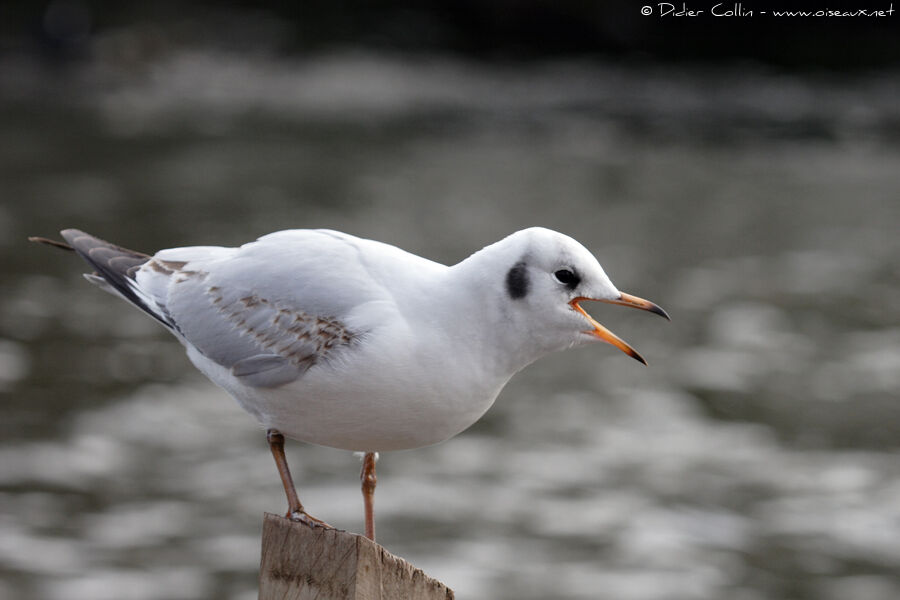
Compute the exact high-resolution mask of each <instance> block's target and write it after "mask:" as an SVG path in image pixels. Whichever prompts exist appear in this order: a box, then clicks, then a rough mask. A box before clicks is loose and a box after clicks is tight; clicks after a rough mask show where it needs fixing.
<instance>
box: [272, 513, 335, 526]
mask: <svg viewBox="0 0 900 600" xmlns="http://www.w3.org/2000/svg"><path fill="white" fill-rule="evenodd" d="M284 516H285V518H287V519H290V520H291V521H294V522H296V523H304V524H306V525H307V526H309V527H313V528H315V527H324V528H325V529H334V527H333V526H331V525H329V524H328V523H326V522H325V521H323V520H322V519H317V518H315V517H314V516H312V515H311V514H309V513H308V512H306V511H305V510H295V511H293V512H291V511H288V513H287V514H286V515H284Z"/></svg>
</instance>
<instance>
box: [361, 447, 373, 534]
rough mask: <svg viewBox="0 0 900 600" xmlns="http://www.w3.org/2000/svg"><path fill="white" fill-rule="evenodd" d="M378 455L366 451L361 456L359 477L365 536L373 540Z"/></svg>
mask: <svg viewBox="0 0 900 600" xmlns="http://www.w3.org/2000/svg"><path fill="white" fill-rule="evenodd" d="M376 460H378V455H377V454H376V453H374V452H366V455H365V456H364V457H363V466H362V472H361V473H360V474H359V479H360V481H362V494H363V506H364V507H365V511H366V537H367V538H369V539H370V540H372V541H373V542H374V541H375V484H376V483H377V482H378V479H376V478H375V461H376Z"/></svg>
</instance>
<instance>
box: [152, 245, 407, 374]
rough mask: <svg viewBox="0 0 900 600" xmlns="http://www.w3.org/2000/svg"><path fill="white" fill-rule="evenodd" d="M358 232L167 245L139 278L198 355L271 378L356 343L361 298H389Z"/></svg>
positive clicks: (361, 329)
mask: <svg viewBox="0 0 900 600" xmlns="http://www.w3.org/2000/svg"><path fill="white" fill-rule="evenodd" d="M288 234H290V235H288ZM353 240H355V238H352V236H344V235H343V234H336V233H332V232H323V231H309V230H297V231H293V232H280V233H279V234H274V235H270V236H266V237H265V238H261V239H260V240H257V241H256V242H252V243H250V244H246V245H244V246H242V247H240V248H206V247H195V248H177V249H171V250H164V251H161V252H159V253H157V254H156V256H154V257H153V258H152V259H151V260H149V261H147V262H146V263H145V264H143V265H142V266H141V267H140V270H139V271H138V272H137V275H136V278H135V283H136V287H137V288H138V289H139V293H140V294H142V295H144V296H147V297H149V298H151V299H152V302H153V304H155V305H157V306H159V307H160V310H161V311H162V313H163V314H164V315H165V317H166V319H167V320H168V321H170V322H171V324H172V327H173V329H174V330H175V331H176V333H177V335H178V336H179V337H181V338H182V339H183V340H184V341H185V342H187V343H189V344H190V345H192V346H194V347H195V348H196V349H197V350H198V351H199V352H200V353H201V354H203V355H204V356H206V357H207V358H209V359H210V360H212V361H214V362H215V363H217V364H219V365H221V366H223V367H225V368H227V369H230V370H231V373H232V375H234V376H235V377H236V378H237V379H238V380H240V381H241V382H243V383H245V384H247V385H251V386H254V387H274V386H278V385H283V384H285V383H288V382H290V381H293V380H295V379H297V378H298V377H300V376H302V375H303V373H304V372H305V371H306V370H307V369H309V368H310V367H312V366H313V365H315V364H317V363H319V362H322V361H328V360H329V359H332V358H334V357H336V356H338V355H340V354H341V353H342V352H346V351H348V350H350V349H351V348H352V346H353V345H354V344H355V343H357V342H358V341H359V340H360V339H361V337H362V336H363V335H365V334H366V333H367V331H366V324H365V323H363V322H360V321H359V319H356V318H355V316H356V314H357V313H358V309H359V307H361V306H364V305H366V304H370V303H373V302H380V303H389V302H390V301H391V298H390V296H389V295H387V293H386V292H385V291H384V290H383V289H382V287H381V286H380V285H378V284H377V282H375V281H374V280H373V279H372V277H371V275H370V273H369V272H368V271H367V269H366V267H365V266H364V264H363V263H362V262H361V261H360V260H359V250H358V247H357V246H356V245H355V244H354V243H353Z"/></svg>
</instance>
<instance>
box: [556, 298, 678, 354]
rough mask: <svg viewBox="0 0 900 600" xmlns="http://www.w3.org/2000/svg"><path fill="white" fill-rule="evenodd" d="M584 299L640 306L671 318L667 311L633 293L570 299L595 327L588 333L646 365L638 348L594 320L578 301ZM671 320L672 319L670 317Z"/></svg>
mask: <svg viewBox="0 0 900 600" xmlns="http://www.w3.org/2000/svg"><path fill="white" fill-rule="evenodd" d="M584 300H591V301H594V302H606V303H608V304H621V305H622V306H631V307H632V308H640V309H641V310H647V311H650V312H652V313H656V314H658V315H659V316H661V317H665V318H666V319H669V315H668V314H666V311H664V310H663V309H661V308H660V307H659V306H657V305H656V304H653V303H652V302H650V301H649V300H644V299H643V298H638V297H637V296H632V295H631V294H624V293H622V294H619V297H618V298H616V299H615V300H606V299H604V298H587V297H585V296H579V297H578V298H573V299H572V300H570V301H569V305H570V306H571V307H572V308H574V309H575V310H577V311H578V312H580V313H581V314H582V315H583V316H584V318H585V319H587V320H588V323H590V324H591V325H593V327H594V328H593V329H589V330H588V331H585V333H587V334H588V335H593V336H595V337H598V338H600V339H601V340H603V341H604V342H606V343H607V344H612V345H613V346H615V347H616V348H618V349H619V350H621V351H622V352H624V353H625V354H627V355H628V356H630V357H631V358H633V359H635V360H637V361H640V362H642V363H644V364H645V365H646V364H647V361H646V360H644V357H643V356H641V355H640V354H638V352H637V350H635V349H634V348H632V347H631V346H629V345H628V342H626V341H625V340H623V339H622V338H620V337H619V336H617V335H616V334H614V333H613V332H612V331H610V330H609V329H607V328H606V327H604V326H603V325H601V324H600V323H598V322H597V321H596V320H594V317H592V316H591V315H589V314H588V313H587V311H585V310H584V309H583V308H581V306H580V305H579V304H578V303H579V302H582V301H584ZM669 320H671V319H669Z"/></svg>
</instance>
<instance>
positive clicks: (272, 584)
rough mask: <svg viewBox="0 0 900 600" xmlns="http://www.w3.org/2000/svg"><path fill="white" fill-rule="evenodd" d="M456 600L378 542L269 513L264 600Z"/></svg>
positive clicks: (262, 573)
mask: <svg viewBox="0 0 900 600" xmlns="http://www.w3.org/2000/svg"><path fill="white" fill-rule="evenodd" d="M276 598H277V599H278V600H312V599H313V598H315V599H317V600H405V599H408V600H420V599H421V600H452V599H453V590H451V589H450V588H448V587H447V586H445V585H444V584H443V583H441V582H440V581H437V580H436V579H432V578H431V577H429V576H428V575H426V574H425V573H423V572H422V570H421V569H417V568H415V567H414V566H412V565H411V564H409V563H408V562H406V561H405V560H403V559H402V558H398V557H396V556H394V555H393V554H391V553H390V552H388V551H387V550H385V549H384V548H383V547H381V546H379V545H378V544H376V543H375V542H373V541H372V540H370V539H368V538H366V537H363V536H361V535H356V534H354V533H348V532H346V531H339V530H337V529H324V528H320V527H317V528H311V527H309V526H307V525H305V524H303V523H295V522H293V521H291V520H289V519H286V518H284V517H280V516H277V515H273V514H269V513H266V516H265V521H264V523H263V537H262V560H261V561H260V571H259V600H275V599H276Z"/></svg>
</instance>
